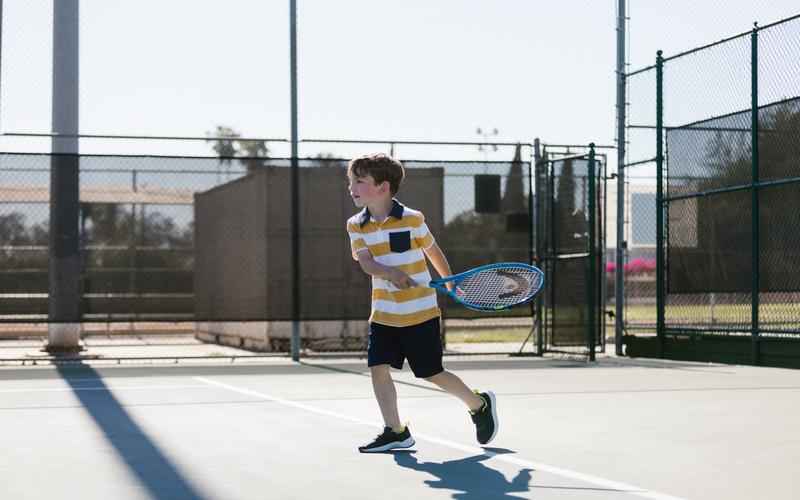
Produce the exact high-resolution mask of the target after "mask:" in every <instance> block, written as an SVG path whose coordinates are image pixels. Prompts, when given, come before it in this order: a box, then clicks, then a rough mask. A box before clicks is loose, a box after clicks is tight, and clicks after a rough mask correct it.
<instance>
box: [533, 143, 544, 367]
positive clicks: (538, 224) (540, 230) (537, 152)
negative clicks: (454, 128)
mask: <svg viewBox="0 0 800 500" xmlns="http://www.w3.org/2000/svg"><path fill="white" fill-rule="evenodd" d="M533 162H534V168H533V172H534V174H535V175H536V191H535V192H536V196H535V197H534V198H533V202H534V203H535V211H534V212H533V214H534V219H535V222H534V226H533V227H534V230H535V231H536V236H535V239H534V242H535V245H536V257H535V259H536V266H538V267H539V268H540V269H541V268H542V254H543V253H544V252H543V249H542V247H543V243H544V224H543V221H542V217H543V216H544V211H543V210H542V208H543V207H544V205H543V203H544V197H543V196H542V193H543V192H544V187H545V186H544V183H543V182H542V181H543V180H544V176H543V175H540V173H541V169H542V168H544V166H543V165H542V150H541V143H540V142H539V138H538V137H537V138H536V139H534V140H533ZM540 182H542V183H541V184H540ZM543 301H544V293H539V296H538V297H536V313H535V314H536V318H535V319H534V322H535V325H534V328H536V354H538V355H539V356H543V355H544V332H542V302H543Z"/></svg>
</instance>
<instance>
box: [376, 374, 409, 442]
mask: <svg viewBox="0 0 800 500" xmlns="http://www.w3.org/2000/svg"><path fill="white" fill-rule="evenodd" d="M370 372H371V374H372V390H373V391H374V392H375V399H376V400H377V401H378V406H379V407H380V409H381V415H382V416H383V421H384V423H385V425H386V427H390V428H391V429H393V430H400V428H401V427H402V424H401V423H400V415H399V413H398V411H397V390H396V389H395V386H394V381H393V380H392V373H391V371H390V368H389V365H377V366H371V367H370Z"/></svg>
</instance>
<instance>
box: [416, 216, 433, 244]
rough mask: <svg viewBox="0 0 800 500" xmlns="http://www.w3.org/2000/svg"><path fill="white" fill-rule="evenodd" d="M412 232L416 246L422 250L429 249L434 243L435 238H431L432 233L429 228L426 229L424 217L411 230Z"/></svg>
mask: <svg viewBox="0 0 800 500" xmlns="http://www.w3.org/2000/svg"><path fill="white" fill-rule="evenodd" d="M413 233H414V240H415V241H416V242H417V246H418V247H419V248H422V249H424V250H427V249H429V248H430V247H431V246H433V244H434V243H436V240H435V239H434V238H433V234H432V233H431V231H430V229H428V225H427V224H426V223H425V217H424V216H423V217H422V223H421V224H420V225H419V226H417V227H415V228H414V230H413Z"/></svg>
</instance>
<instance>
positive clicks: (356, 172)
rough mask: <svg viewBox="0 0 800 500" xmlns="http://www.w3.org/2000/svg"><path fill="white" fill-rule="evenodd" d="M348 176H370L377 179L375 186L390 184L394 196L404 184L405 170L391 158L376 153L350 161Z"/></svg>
mask: <svg viewBox="0 0 800 500" xmlns="http://www.w3.org/2000/svg"><path fill="white" fill-rule="evenodd" d="M347 175H348V176H351V177H353V176H354V177H365V176H367V175H369V176H372V178H373V179H375V184H380V183H382V182H388V183H389V189H390V190H391V192H392V196H394V195H395V194H397V191H398V190H399V189H400V183H401V182H403V177H404V176H405V170H404V169H403V165H402V164H401V163H400V162H399V161H397V160H395V159H394V158H392V157H391V156H388V155H385V154H383V153H376V154H371V155H365V156H360V157H358V158H353V159H352V160H350V163H349V164H348V165H347Z"/></svg>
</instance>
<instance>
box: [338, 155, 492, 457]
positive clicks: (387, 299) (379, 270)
mask: <svg viewBox="0 0 800 500" xmlns="http://www.w3.org/2000/svg"><path fill="white" fill-rule="evenodd" d="M403 177H404V171H403V166H402V165H401V164H400V162H399V161H397V160H395V159H393V158H390V157H388V156H386V155H383V154H375V155H368V156H363V157H360V158H355V159H353V160H351V161H350V163H349V165H348V168H347V178H348V181H349V188H350V195H351V196H352V198H353V201H354V202H355V205H356V206H357V207H359V208H363V210H361V212H359V213H357V214H356V215H354V216H352V217H351V218H350V219H349V220H348V221H347V232H348V234H349V235H350V245H351V248H352V253H353V259H355V260H357V261H358V263H359V265H360V266H361V269H363V270H364V272H365V273H367V274H369V275H370V276H372V314H371V315H370V318H369V326H370V334H369V345H368V347H367V364H368V366H369V368H370V372H371V375H372V388H373V390H374V392H375V399H377V401H378V406H379V407H380V410H381V414H382V415H383V421H384V425H385V427H384V430H383V433H381V434H380V435H379V436H378V437H376V438H375V440H373V441H372V442H370V443H368V444H366V445H364V446H360V447H359V448H358V450H359V451H360V452H362V453H373V452H382V451H387V450H391V449H395V448H409V447H411V446H413V445H414V438H413V437H412V436H411V432H410V431H409V429H408V426H404V425H403V424H401V423H400V416H399V414H398V411H397V392H396V390H395V386H394V381H393V380H392V375H391V372H390V367H394V368H396V369H398V370H399V369H402V368H403V363H404V361H405V359H408V364H409V365H410V366H411V370H412V371H413V372H414V376H416V377H417V378H423V379H425V380H428V381H430V382H433V383H434V384H436V385H437V386H439V387H441V388H442V389H444V390H445V391H446V392H448V393H450V394H452V395H453V396H455V397H457V398H458V399H460V400H461V401H463V402H464V404H465V405H467V408H468V409H469V412H470V415H471V417H472V421H473V422H474V424H475V427H476V433H477V438H478V442H479V443H480V444H487V443H488V442H489V441H491V440H492V439H493V438H494V436H495V435H496V434H497V429H498V421H497V406H496V401H495V396H494V394H493V393H492V392H490V391H487V392H478V391H474V392H473V391H471V390H470V389H469V388H468V387H467V386H466V385H465V384H464V382H462V381H461V379H460V378H458V377H457V376H456V375H455V374H453V373H451V372H449V371H447V370H445V369H444V368H443V367H442V342H441V337H440V330H439V321H440V320H439V316H440V311H439V307H438V305H437V302H436V291H435V290H434V289H433V288H430V287H429V286H428V282H429V281H430V279H431V276H430V273H429V272H428V266H427V263H426V260H425V257H427V258H428V260H430V262H431V264H433V267H434V268H435V269H436V271H437V272H438V273H439V275H440V276H442V277H445V276H449V275H450V274H451V271H450V265H449V264H448V263H447V259H446V258H445V256H444V254H443V253H442V250H441V249H440V248H439V246H438V245H437V244H436V242H435V241H434V239H433V236H432V235H431V233H430V231H429V230H428V226H427V225H426V224H425V217H424V215H423V214H422V212H419V211H417V210H414V209H411V208H409V207H406V206H403V205H401V204H400V202H398V201H397V200H395V199H394V195H396V194H397V191H398V189H399V188H400V183H401V182H402V181H403Z"/></svg>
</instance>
